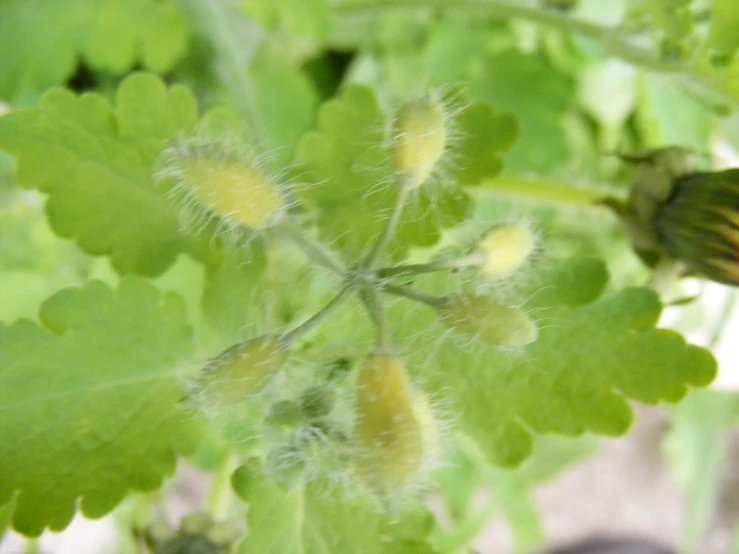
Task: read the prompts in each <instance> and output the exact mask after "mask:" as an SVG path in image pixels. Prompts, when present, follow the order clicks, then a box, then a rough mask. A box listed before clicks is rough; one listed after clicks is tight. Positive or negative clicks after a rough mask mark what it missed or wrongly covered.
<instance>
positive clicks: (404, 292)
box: [382, 284, 444, 310]
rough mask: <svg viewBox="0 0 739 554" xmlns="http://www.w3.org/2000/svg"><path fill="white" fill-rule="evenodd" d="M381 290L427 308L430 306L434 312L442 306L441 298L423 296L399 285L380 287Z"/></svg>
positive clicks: (428, 295) (421, 293)
mask: <svg viewBox="0 0 739 554" xmlns="http://www.w3.org/2000/svg"><path fill="white" fill-rule="evenodd" d="M382 290H383V292H387V293H389V294H393V295H395V296H402V297H404V298H409V299H410V300H415V301H416V302H420V303H421V304H426V305H427V306H430V307H431V308H434V309H435V310H436V309H439V308H441V307H442V306H443V305H444V300H442V299H441V298H438V297H436V296H431V295H430V294H425V293H423V292H419V291H417V290H413V289H411V288H408V287H403V286H400V285H390V284H385V285H382Z"/></svg>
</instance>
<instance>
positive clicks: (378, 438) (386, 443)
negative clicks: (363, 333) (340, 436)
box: [354, 353, 424, 505]
mask: <svg viewBox="0 0 739 554" xmlns="http://www.w3.org/2000/svg"><path fill="white" fill-rule="evenodd" d="M356 387H357V388H356V410H357V422H356V427H355V430H354V434H355V440H356V442H357V446H358V448H359V453H358V458H357V468H358V471H359V474H360V475H361V476H362V478H363V479H364V480H365V482H366V483H367V485H368V486H369V487H370V488H371V489H372V490H373V491H374V492H375V493H376V494H377V495H378V497H380V498H381V499H382V500H383V501H385V502H386V503H387V504H389V505H392V504H393V502H394V501H395V500H397V499H398V496H399V495H402V493H403V491H404V490H405V489H406V488H407V485H408V483H409V482H410V481H411V480H412V479H413V477H414V476H415V475H416V474H417V473H418V471H419V470H420V469H421V467H422V465H423V457H424V445H423V432H422V429H421V424H420V423H419V421H418V419H417V417H416V413H415V410H414V403H413V397H412V394H411V388H410V385H409V383H408V378H407V377H406V373H405V367H404V365H403V363H402V361H401V360H400V359H398V358H397V357H396V356H393V355H391V354H385V353H375V354H372V355H371V356H369V358H367V360H366V361H365V363H364V365H363V366H362V368H361V369H360V371H359V375H358V377H357V383H356Z"/></svg>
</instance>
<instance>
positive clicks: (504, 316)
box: [439, 294, 539, 346]
mask: <svg viewBox="0 0 739 554" xmlns="http://www.w3.org/2000/svg"><path fill="white" fill-rule="evenodd" d="M439 316H440V317H441V320H442V321H443V322H444V324H445V325H446V326H447V327H449V328H450V329H452V330H453V331H454V332H455V333H458V334H460V335H464V336H466V337H470V338H473V339H476V340H481V341H484V342H488V343H490V344H494V345H496V346H525V345H527V344H530V343H532V342H534V341H535V340H536V339H537V338H538V336H539V330H538V328H537V327H536V324H535V323H534V322H533V321H532V320H531V318H530V317H529V316H528V315H526V312H524V311H523V310H521V309H519V308H515V307H511V306H506V305H505V304H501V303H500V302H498V301H497V300H494V299H492V298H488V297H485V296H461V295H457V294H453V295H450V296H447V297H445V298H444V299H443V303H442V305H441V307H440V308H439Z"/></svg>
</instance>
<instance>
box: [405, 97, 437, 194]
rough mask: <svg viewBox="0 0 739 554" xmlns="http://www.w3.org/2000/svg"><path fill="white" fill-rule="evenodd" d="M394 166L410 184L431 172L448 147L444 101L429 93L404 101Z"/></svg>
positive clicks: (415, 182) (417, 185) (418, 182)
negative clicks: (441, 101)
mask: <svg viewBox="0 0 739 554" xmlns="http://www.w3.org/2000/svg"><path fill="white" fill-rule="evenodd" d="M393 131H394V137H395V169H397V171H398V172H399V173H400V174H401V175H402V176H403V177H404V178H405V179H406V183H408V185H409V186H411V187H419V186H421V185H422V184H423V183H424V182H426V180H427V179H428V178H429V177H430V176H431V173H432V172H433V171H434V168H435V167H436V165H437V163H438V162H439V159H440V158H441V156H442V154H444V150H445V148H446V141H447V129H446V122H445V114H444V108H443V106H442V104H441V103H440V102H439V101H438V100H436V99H435V98H433V97H432V96H427V97H425V98H421V99H418V100H413V101H411V102H407V103H406V104H404V105H403V106H402V107H401V108H400V110H399V111H398V115H397V117H396V119H395V122H394V128H393Z"/></svg>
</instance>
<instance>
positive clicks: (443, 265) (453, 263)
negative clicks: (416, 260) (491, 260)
mask: <svg viewBox="0 0 739 554" xmlns="http://www.w3.org/2000/svg"><path fill="white" fill-rule="evenodd" d="M484 263H485V257H484V254H482V253H479V252H473V253H472V254H470V255H469V256H463V257H461V258H453V259H451V260H438V261H435V262H429V263H426V264H410V265H397V266H394V267H383V268H382V269H378V270H377V271H376V272H375V276H376V277H377V278H378V279H395V278H396V277H408V276H409V275H421V274H423V273H435V272H437V271H449V270H460V269H465V268H468V267H479V266H481V265H482V264H484Z"/></svg>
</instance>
